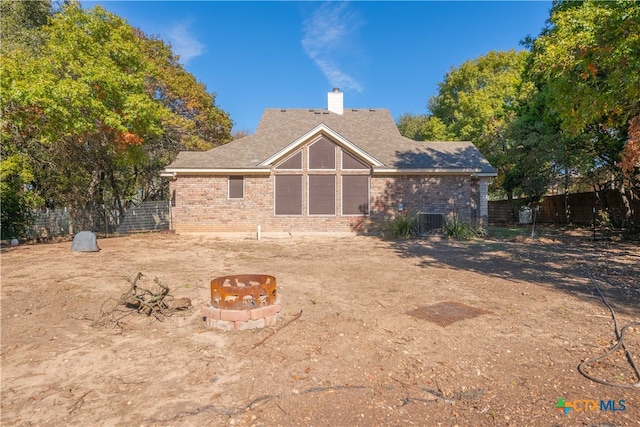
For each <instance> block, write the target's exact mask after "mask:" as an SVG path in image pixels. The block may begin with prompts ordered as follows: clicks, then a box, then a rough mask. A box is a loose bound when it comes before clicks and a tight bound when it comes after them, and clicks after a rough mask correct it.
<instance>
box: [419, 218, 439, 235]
mask: <svg viewBox="0 0 640 427" xmlns="http://www.w3.org/2000/svg"><path fill="white" fill-rule="evenodd" d="M443 229H444V214H442V213H428V212H418V234H419V235H420V236H421V237H424V236H430V235H433V234H441V233H442V232H443Z"/></svg>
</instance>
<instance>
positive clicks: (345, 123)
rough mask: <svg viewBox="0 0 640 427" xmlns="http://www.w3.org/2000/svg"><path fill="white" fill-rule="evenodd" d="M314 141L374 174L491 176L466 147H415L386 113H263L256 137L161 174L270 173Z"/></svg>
mask: <svg viewBox="0 0 640 427" xmlns="http://www.w3.org/2000/svg"><path fill="white" fill-rule="evenodd" d="M316 135H326V136H328V137H329V138H330V139H332V140H333V141H334V142H336V143H337V144H338V145H340V146H342V147H343V148H344V149H346V150H347V151H349V152H351V154H353V155H355V156H356V157H358V158H360V159H361V160H362V161H364V162H365V163H366V164H368V165H370V166H371V167H372V169H373V172H374V173H376V172H379V173H437V172H442V173H447V172H448V173H474V174H479V175H486V176H495V175H496V170H495V169H494V168H493V167H492V166H491V165H490V164H489V162H488V161H487V160H486V159H485V158H484V157H483V156H482V154H480V152H479V151H478V149H477V148H476V147H475V146H474V145H473V144H472V143H471V142H465V141H461V142H460V141H456V142H427V141H414V140H412V139H409V138H405V137H403V136H402V135H400V132H399V131H398V128H397V127H396V124H395V122H394V121H393V118H392V117H391V113H390V112H389V110H387V109H345V110H344V112H343V114H337V113H334V112H330V111H329V110H326V109H266V110H265V111H264V113H263V115H262V118H261V120H260V123H259V125H258V128H257V130H256V133H254V134H252V135H249V136H247V137H244V138H241V139H237V140H234V141H232V142H230V143H228V144H225V145H222V146H219V147H215V148H213V149H211V150H209V151H205V152H193V151H183V152H180V153H179V154H178V157H177V158H176V159H175V161H174V162H173V163H171V164H170V165H169V166H167V168H166V169H165V173H164V174H165V175H167V174H173V173H178V174H183V173H215V172H225V173H233V172H235V173H248V172H251V173H260V172H263V173H269V172H270V170H271V165H272V164H274V163H277V162H278V161H279V160H281V159H282V158H284V157H285V156H287V155H289V154H290V153H292V152H293V151H294V150H296V149H297V148H298V147H299V146H301V145H302V144H304V143H305V142H307V141H309V139H311V138H313V137H314V136H316Z"/></svg>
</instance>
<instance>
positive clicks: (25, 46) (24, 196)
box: [0, 0, 52, 239]
mask: <svg viewBox="0 0 640 427" xmlns="http://www.w3.org/2000/svg"><path fill="white" fill-rule="evenodd" d="M51 13H52V8H51V2H50V1H48V0H34V1H29V2H21V1H12V0H0V16H1V17H2V19H0V35H1V38H2V43H0V60H2V62H3V67H4V66H5V65H4V61H5V58H6V57H7V55H10V54H11V53H12V52H35V51H36V50H37V49H38V48H39V46H41V44H42V43H43V40H44V35H43V30H42V28H43V27H44V26H45V25H46V24H47V22H48V19H49V17H50V16H51ZM3 92H4V91H3ZM2 100H3V103H4V100H5V98H4V96H3V97H2ZM3 111H4V107H3ZM4 127H5V126H3V128H4ZM14 136H17V137H18V139H23V138H22V137H21V136H20V135H14ZM33 179H34V176H33V170H32V165H31V164H30V162H29V158H28V157H27V156H26V155H25V153H22V152H20V151H19V150H17V149H16V146H15V145H11V144H10V143H9V138H8V136H7V135H6V134H5V132H4V129H3V133H2V138H1V139H0V207H1V210H0V217H1V223H2V233H1V234H2V238H3V239H10V238H14V237H19V236H20V235H21V234H22V230H23V229H24V228H25V227H26V225H27V224H28V222H29V221H30V219H31V212H32V209H33V208H34V207H37V206H38V205H40V204H41V203H42V200H41V198H39V197H38V196H37V195H36V194H35V192H33V191H32V190H31V189H30V185H31V182H32V181H33Z"/></svg>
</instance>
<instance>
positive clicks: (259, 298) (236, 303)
mask: <svg viewBox="0 0 640 427" xmlns="http://www.w3.org/2000/svg"><path fill="white" fill-rule="evenodd" d="M279 311H280V299H279V298H278V295H277V293H276V278H275V277H273V276H269V275H266V274H243V275H235V276H222V277H216V278H215V279H213V280H212V281H211V301H210V302H209V304H207V305H205V306H204V307H202V315H203V317H204V320H205V322H206V323H207V326H211V327H216V328H218V329H223V330H244V329H256V328H264V327H265V326H270V325H273V324H274V323H275V321H276V317H277V314H278V312H279Z"/></svg>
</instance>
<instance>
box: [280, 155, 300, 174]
mask: <svg viewBox="0 0 640 427" xmlns="http://www.w3.org/2000/svg"><path fill="white" fill-rule="evenodd" d="M276 169H295V170H300V169H302V151H298V152H297V153H296V154H294V155H293V156H291V157H289V158H288V159H287V160H285V161H284V162H282V163H280V164H279V165H278V166H276Z"/></svg>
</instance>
